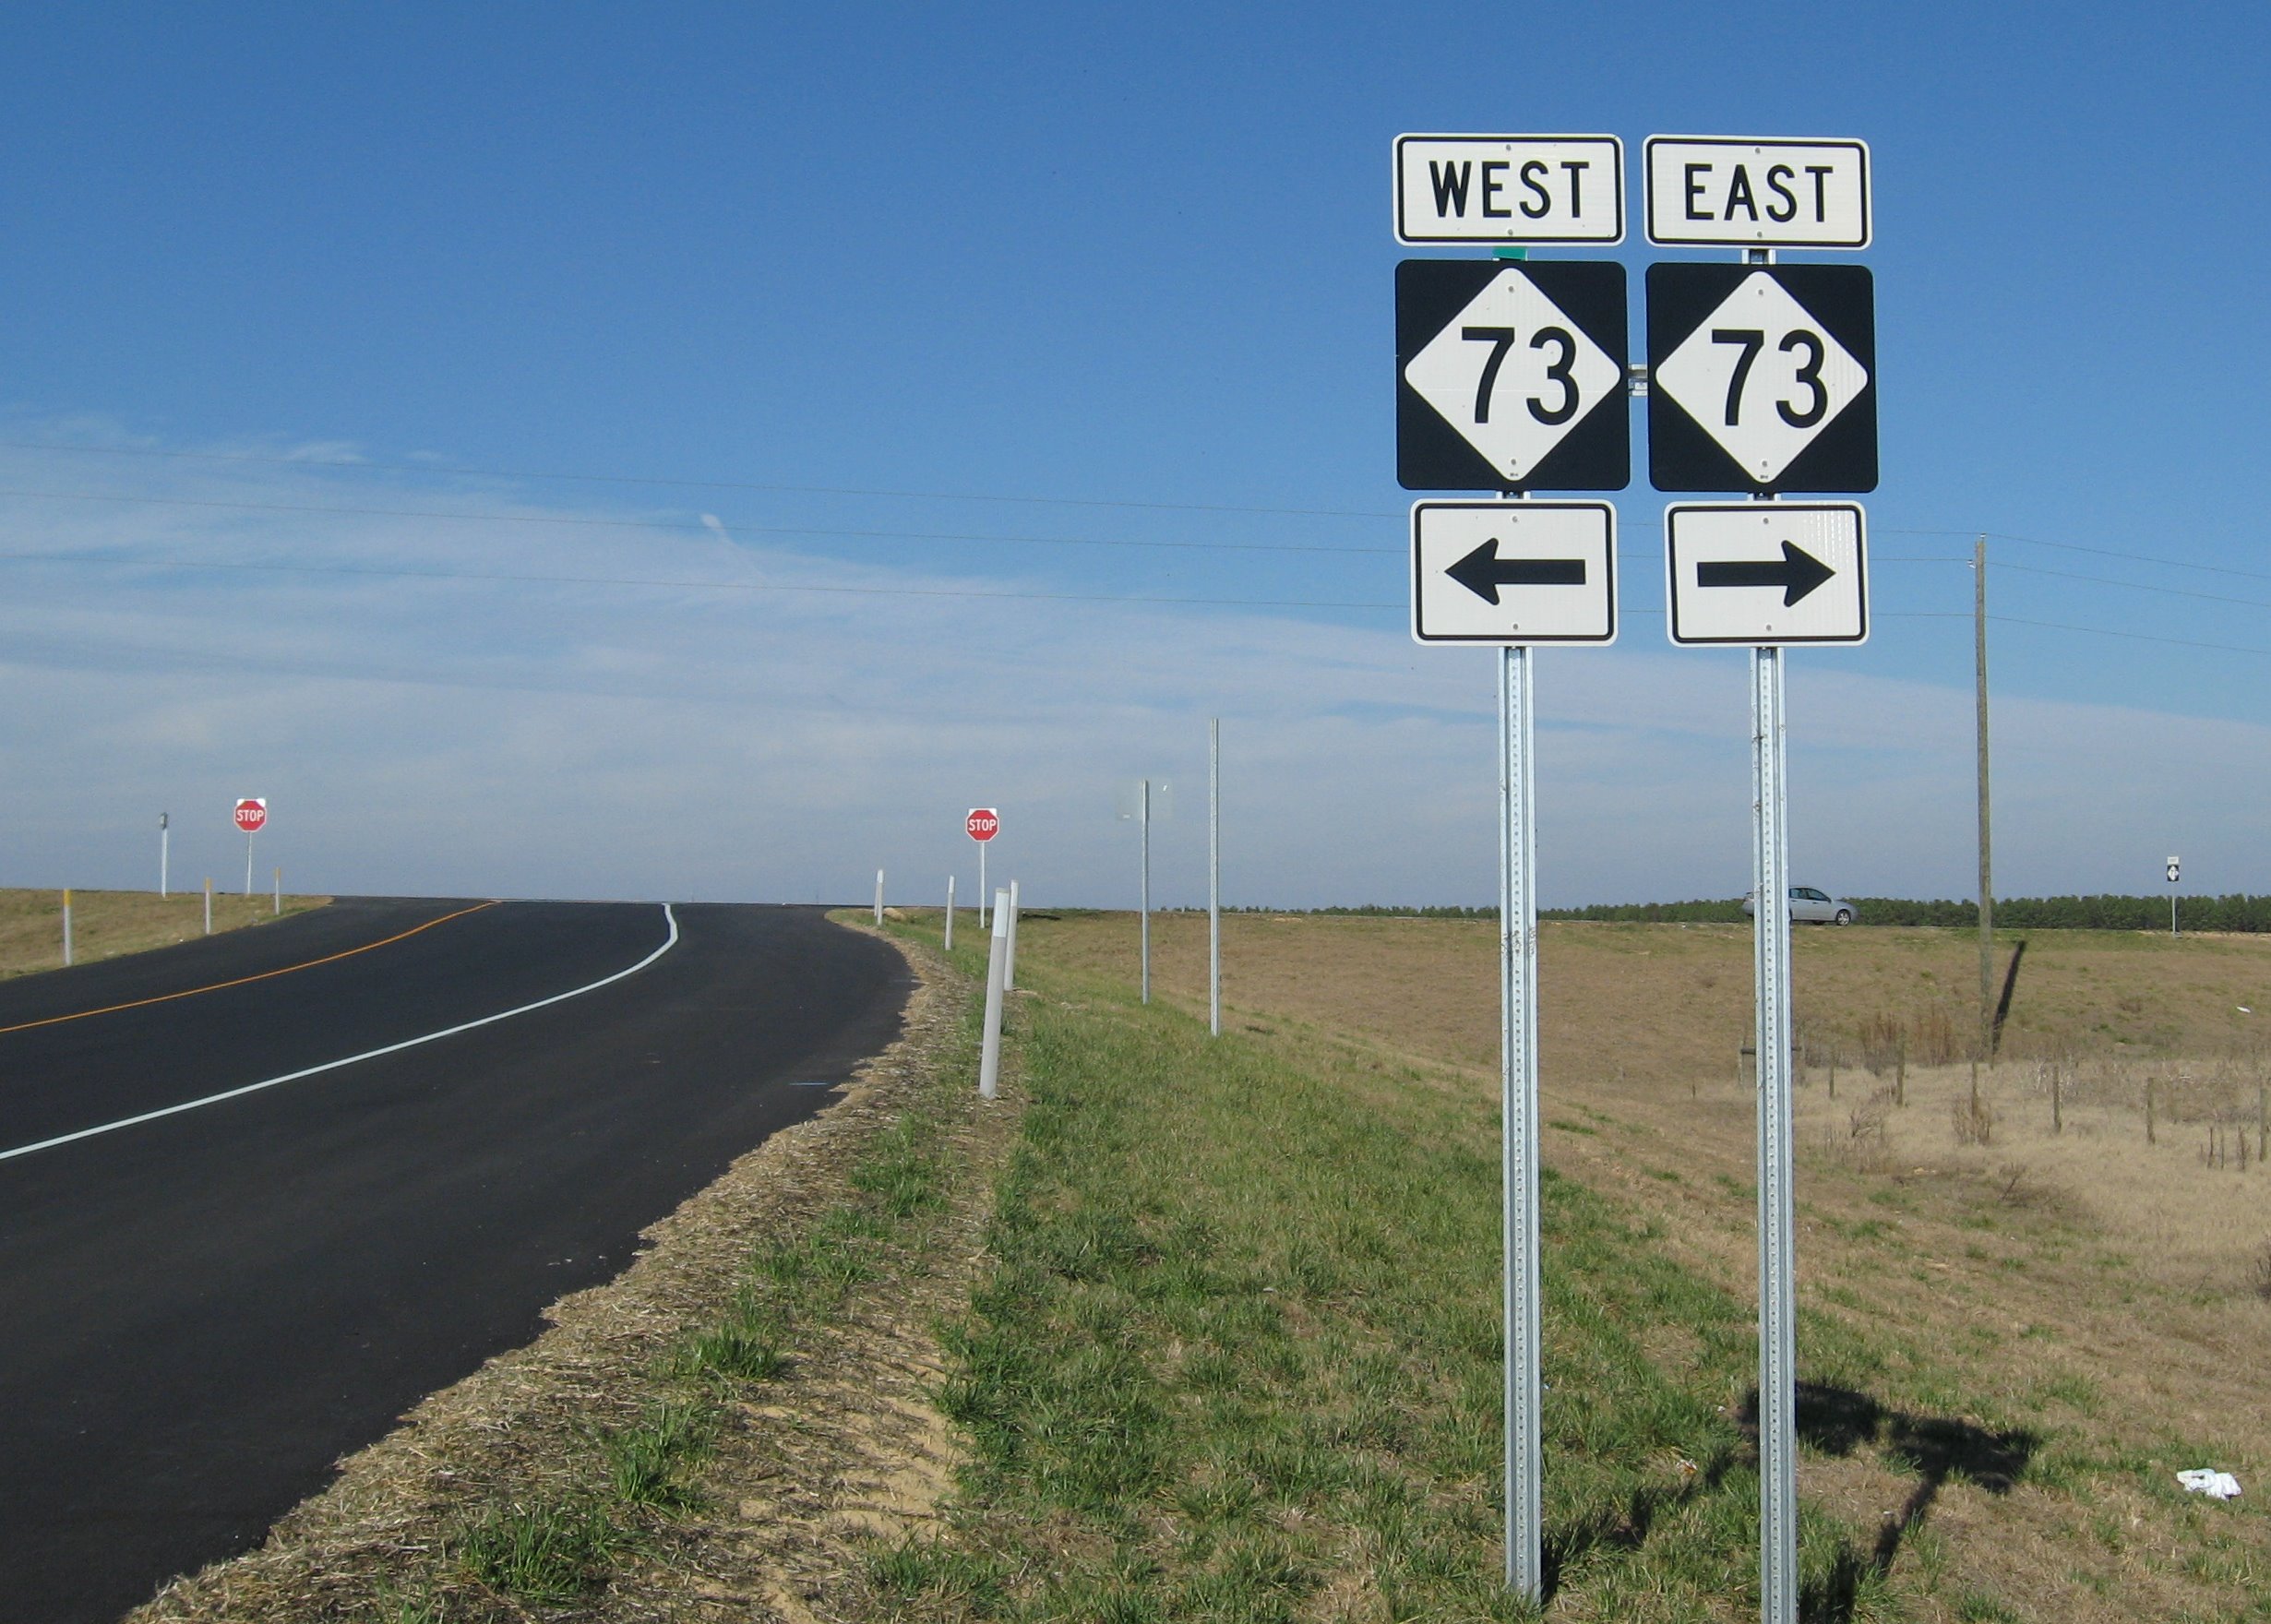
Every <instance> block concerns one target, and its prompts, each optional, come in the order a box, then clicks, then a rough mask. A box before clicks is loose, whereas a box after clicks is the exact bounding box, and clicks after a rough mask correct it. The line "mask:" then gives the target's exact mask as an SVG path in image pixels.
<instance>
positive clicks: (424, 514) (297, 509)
mask: <svg viewBox="0 0 2271 1624" xmlns="http://www.w3.org/2000/svg"><path fill="white" fill-rule="evenodd" d="M0 497H13V498H16V499H18V500H23V501H35V502H124V503H129V504H132V505H134V506H137V507H143V508H221V509H225V510H227V511H230V512H243V513H295V514H301V515H327V516H332V517H337V518H342V519H435V520H439V521H442V522H445V523H452V524H550V525H565V526H568V527H572V528H580V529H591V530H636V531H661V532H663V533H667V534H672V535H678V534H684V533H687V532H707V533H715V532H714V531H711V526H710V525H709V524H708V523H707V522H706V521H704V520H701V519H592V518H584V517H580V516H571V515H567V514H550V513H449V512H442V511H437V510H435V509H431V508H339V507H334V506H331V505H329V504H316V503H293V502H225V501H221V500H218V499H215V498H210V497H201V496H121V495H114V494H112V493H110V492H107V491H15V490H0ZM717 529H718V530H722V531H725V532H726V533H727V534H728V535H730V534H731V533H732V532H733V531H744V532H745V533H747V534H751V535H770V536H829V537H835V538H843V539H850V540H855V541H890V542H971V543H988V544H998V543H1019V544H1023V545H1028V546H1044V547H1148V548H1164V549H1166V550H1170V551H1189V552H1213V553H1346V554H1350V555H1356V556H1359V557H1362V556H1381V555H1388V556H1395V557H1401V556H1402V555H1403V552H1404V550H1403V549H1402V548H1400V547H1320V546H1314V545H1311V544H1309V543H1301V542H1153V541H1127V540H1122V539H1118V538H1116V537H1108V536H1007V535H993V534H986V533H981V532H975V531H967V532H965V531H919V530H841V529H837V530H831V529H828V528H824V527H821V526H817V525H790V524H727V523H725V522H724V521H723V519H721V520H719V522H718V525H717Z"/></svg>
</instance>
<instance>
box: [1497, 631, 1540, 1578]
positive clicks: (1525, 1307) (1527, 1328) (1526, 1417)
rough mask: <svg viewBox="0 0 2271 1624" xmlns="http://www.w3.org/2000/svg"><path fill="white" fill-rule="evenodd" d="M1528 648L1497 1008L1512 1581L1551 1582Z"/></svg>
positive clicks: (1511, 772)
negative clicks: (1542, 1396)
mask: <svg viewBox="0 0 2271 1624" xmlns="http://www.w3.org/2000/svg"><path fill="white" fill-rule="evenodd" d="M1534 734H1535V724H1534V722H1533V719H1532V715H1531V709H1530V651H1529V650H1528V649H1526V648H1511V649H1501V650H1500V651H1499V1010H1500V1033H1499V1039H1500V1057H1501V1058H1500V1067H1501V1075H1500V1085H1501V1086H1500V1117H1501V1121H1502V1129H1501V1133H1500V1139H1501V1141H1502V1153H1503V1158H1504V1169H1503V1186H1502V1190H1501V1194H1500V1203H1501V1212H1500V1225H1501V1229H1502V1232H1503V1241H1504V1246H1505V1257H1506V1583H1507V1586H1508V1587H1509V1588H1510V1589H1512V1590H1513V1591H1515V1592H1516V1593H1517V1594H1521V1595H1523V1596H1525V1597H1527V1598H1528V1599H1529V1600H1531V1601H1532V1602H1536V1601H1538V1600H1540V1599H1542V1593H1543V1588H1544V1584H1545V1562H1544V1558H1543V1551H1542V1544H1541V1535H1540V1527H1541V1523H1542V1520H1543V1514H1544V1493H1543V1487H1544V1486H1543V1477H1544V1471H1545V1462H1544V1454H1543V1451H1542V1449H1541V1447H1540V1444H1539V1433H1540V1425H1539V1415H1538V1404H1539V1386H1538V1368H1537V1363H1538V1340H1539V1339H1538V1318H1539V1309H1540V1306H1541V1305H1540V1302H1539V1296H1538V1289H1539V1288H1538V1268H1537V1251H1538V1240H1537V897H1536V890H1535V889H1534V876H1535V874H1536V866H1537V836H1536V827H1537V818H1536V781H1535V774H1534V772H1533V770H1532V764H1531V757H1532V749H1531V746H1532V740H1533V737H1534Z"/></svg>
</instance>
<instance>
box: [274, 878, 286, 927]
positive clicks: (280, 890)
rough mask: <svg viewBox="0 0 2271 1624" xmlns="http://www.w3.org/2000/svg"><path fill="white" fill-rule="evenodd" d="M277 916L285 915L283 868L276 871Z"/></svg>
mask: <svg viewBox="0 0 2271 1624" xmlns="http://www.w3.org/2000/svg"><path fill="white" fill-rule="evenodd" d="M275 916H276V917H277V918H279V919H281V918H282V917H283V916H284V871H283V870H282V869H281V868H279V869H277V871H276V908H275Z"/></svg>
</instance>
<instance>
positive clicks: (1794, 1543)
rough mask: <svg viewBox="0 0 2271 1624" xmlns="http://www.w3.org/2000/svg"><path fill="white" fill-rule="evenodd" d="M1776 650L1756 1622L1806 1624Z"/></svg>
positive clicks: (1757, 790)
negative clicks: (1801, 1599) (1801, 1622)
mask: <svg viewBox="0 0 2271 1624" xmlns="http://www.w3.org/2000/svg"><path fill="white" fill-rule="evenodd" d="M1784 657H1785V656H1784V651H1782V650H1780V649H1770V648H1761V649H1754V650H1752V651H1751V801H1752V811H1751V873H1752V875H1753V877H1754V878H1755V880H1756V882H1757V889H1756V890H1755V892H1754V893H1753V894H1754V896H1755V897H1756V899H1757V905H1756V907H1755V908H1754V909H1753V910H1752V925H1753V931H1752V937H1753V941H1754V944H1755V949H1756V969H1757V981H1758V986H1757V993H1756V997H1757V1007H1758V1035H1757V1039H1756V1042H1757V1045H1758V1078H1759V1097H1758V1117H1759V1164H1758V1185H1759V1596H1760V1603H1759V1616H1760V1618H1761V1619H1762V1620H1763V1624H1797V1619H1798V1388H1797V1378H1798V1336H1797V1314H1798V1307H1797V1293H1796V1289H1795V1272H1796V1269H1797V1259H1796V1256H1795V1243H1794V1240H1793V1234H1792V1231H1793V1225H1792V1221H1791V1188H1790V1184H1791V1168H1790V903H1789V891H1790V888H1789V867H1790V860H1789V841H1788V835H1787V828H1786V826H1785V821H1784V819H1785V813H1786V810H1787V802H1786V797H1785V792H1784V782H1785V777H1786V772H1785V765H1784V762H1785V757H1784V748H1783V721H1782V663H1783V659H1784Z"/></svg>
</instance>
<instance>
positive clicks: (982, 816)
mask: <svg viewBox="0 0 2271 1624" xmlns="http://www.w3.org/2000/svg"><path fill="white" fill-rule="evenodd" d="M962 828H964V829H966V830H969V831H970V838H971V839H972V840H974V841H990V840H992V839H993V838H994V837H995V836H996V835H998V834H999V833H1000V832H1001V814H1000V813H998V812H997V811H995V810H994V809H993V808H992V807H991V806H973V807H971V808H970V816H969V817H967V818H963V819H962Z"/></svg>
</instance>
